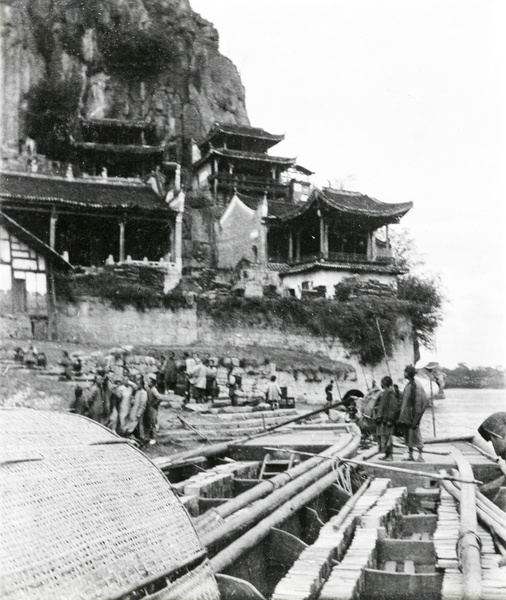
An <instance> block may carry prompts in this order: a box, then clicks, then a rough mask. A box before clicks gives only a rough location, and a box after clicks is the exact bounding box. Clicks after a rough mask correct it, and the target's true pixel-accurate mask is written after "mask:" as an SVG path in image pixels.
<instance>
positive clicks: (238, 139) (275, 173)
mask: <svg viewBox="0 0 506 600" xmlns="http://www.w3.org/2000/svg"><path fill="white" fill-rule="evenodd" d="M283 139H284V136H283V135H274V134H272V133H268V132H267V131H264V130H263V129H260V128H257V127H248V126H245V125H231V124H224V123H215V125H214V126H213V127H212V128H211V130H210V132H209V133H208V135H207V136H206V138H205V139H204V140H203V141H202V142H201V143H200V144H199V146H198V154H197V159H196V160H195V162H194V164H193V189H210V191H211V193H212V195H213V197H214V199H215V201H216V203H217V204H218V205H219V206H227V205H228V203H229V202H230V201H231V200H232V198H233V197H234V195H235V194H236V193H238V194H243V195H245V196H248V197H252V198H259V199H260V198H262V197H264V196H267V197H268V198H269V199H273V200H278V199H289V198H290V197H291V194H293V193H297V194H302V193H303V189H304V188H307V187H308V186H309V182H308V181H307V178H308V176H309V175H311V174H312V172H311V171H308V170H307V169H304V168H303V167H299V166H298V165H296V160H295V158H285V157H281V156H271V155H270V154H268V153H267V151H268V150H269V149H270V148H271V147H272V146H274V145H276V144H277V143H279V142H280V141H282V140H283Z"/></svg>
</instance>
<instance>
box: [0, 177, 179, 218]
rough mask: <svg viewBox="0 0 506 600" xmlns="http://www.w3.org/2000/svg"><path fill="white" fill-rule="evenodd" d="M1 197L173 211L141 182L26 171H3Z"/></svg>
mask: <svg viewBox="0 0 506 600" xmlns="http://www.w3.org/2000/svg"><path fill="white" fill-rule="evenodd" d="M0 200H3V201H5V200H6V201H12V200H14V201H18V200H21V201H23V202H24V203H31V204H49V205H64V206H65V205H68V206H80V207H83V208H95V209H105V208H107V209H111V210H127V211H135V212H139V211H141V212H143V211H149V212H154V211H156V212H164V213H169V212H171V210H170V209H169V208H168V207H167V204H166V203H165V201H164V200H163V199H162V198H161V197H160V196H158V194H156V193H155V192H154V190H153V189H152V188H151V187H149V186H147V185H144V184H141V183H128V184H127V183H121V184H120V183H112V182H106V181H104V182H99V181H96V180H93V181H87V180H86V179H66V178H63V177H48V176H42V175H32V174H25V173H23V174H21V173H0Z"/></svg>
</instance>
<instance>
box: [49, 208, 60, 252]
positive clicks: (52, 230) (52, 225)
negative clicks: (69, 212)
mask: <svg viewBox="0 0 506 600" xmlns="http://www.w3.org/2000/svg"><path fill="white" fill-rule="evenodd" d="M57 220H58V214H57V212H56V209H55V208H53V210H52V211H51V218H50V220H49V246H50V247H51V248H52V249H53V250H54V249H55V248H56V221H57Z"/></svg>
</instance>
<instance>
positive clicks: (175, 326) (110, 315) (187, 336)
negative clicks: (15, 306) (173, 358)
mask: <svg viewBox="0 0 506 600" xmlns="http://www.w3.org/2000/svg"><path fill="white" fill-rule="evenodd" d="M56 324H57V330H58V338H59V339H60V340H61V341H69V342H80V343H91V344H104V345H115V344H133V345H142V344H150V345H155V346H174V345H178V346H184V345H189V344H193V343H195V342H196V341H197V331H198V323H197V312H196V310H195V309H180V310H177V311H174V312H173V311H171V310H166V309H151V310H149V311H146V312H140V311H138V310H136V309H135V308H133V307H127V308H125V310H114V309H113V308H111V307H110V306H109V305H108V304H107V303H104V302H101V301H100V300H98V299H96V298H89V299H86V300H82V301H81V302H80V303H79V304H76V305H72V304H66V305H60V306H59V307H58V313H57V315H56Z"/></svg>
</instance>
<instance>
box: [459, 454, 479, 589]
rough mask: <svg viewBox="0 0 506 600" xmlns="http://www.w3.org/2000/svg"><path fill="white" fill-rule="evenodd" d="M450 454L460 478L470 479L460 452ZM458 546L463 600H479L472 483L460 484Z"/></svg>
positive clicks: (474, 505)
mask: <svg viewBox="0 0 506 600" xmlns="http://www.w3.org/2000/svg"><path fill="white" fill-rule="evenodd" d="M452 454H453V457H454V458H455V462H456V463H457V467H458V469H459V472H460V474H461V475H462V477H463V478H467V479H472V478H473V470H472V468H471V465H470V464H469V462H468V461H467V460H466V459H465V458H464V455H463V454H462V452H461V451H460V450H459V449H458V448H455V447H454V448H453V450H452ZM459 544H460V561H461V565H462V575H463V596H462V597H463V600H481V593H482V589H481V555H480V544H479V538H478V515H477V510H476V488H475V486H474V485H473V484H472V483H461V498H460V530H459Z"/></svg>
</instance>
